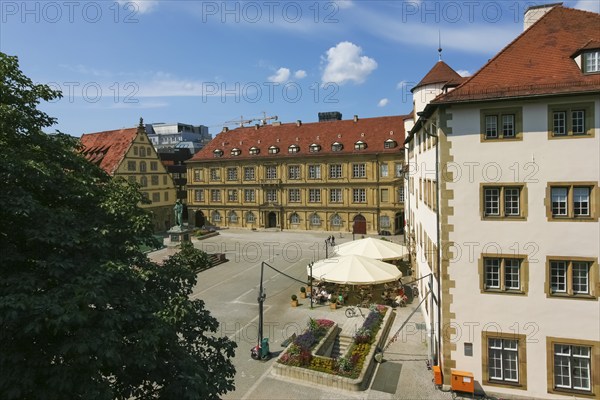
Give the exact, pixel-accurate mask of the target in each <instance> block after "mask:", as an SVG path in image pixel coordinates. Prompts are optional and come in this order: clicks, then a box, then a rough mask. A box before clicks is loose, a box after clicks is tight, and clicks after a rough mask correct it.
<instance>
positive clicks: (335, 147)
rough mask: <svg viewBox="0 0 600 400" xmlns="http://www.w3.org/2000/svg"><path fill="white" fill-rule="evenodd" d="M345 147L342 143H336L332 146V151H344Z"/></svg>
mask: <svg viewBox="0 0 600 400" xmlns="http://www.w3.org/2000/svg"><path fill="white" fill-rule="evenodd" d="M343 148H344V145H343V144H341V143H340V142H335V143H333V144H332V145H331V151H342V149H343Z"/></svg>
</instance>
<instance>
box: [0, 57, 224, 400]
mask: <svg viewBox="0 0 600 400" xmlns="http://www.w3.org/2000/svg"><path fill="white" fill-rule="evenodd" d="M60 96H61V94H60V93H59V92H56V91H53V90H51V89H50V88H49V87H48V86H46V85H38V84H34V83H33V82H32V81H31V80H30V79H29V78H27V77H26V76H25V75H24V74H23V73H22V72H21V71H20V70H19V65H18V60H17V58H16V57H10V56H7V55H5V54H3V53H0V182H1V185H2V188H1V189H2V190H0V254H1V261H0V277H1V280H0V327H1V328H0V398H2V399H36V400H38V399H39V400H43V399H115V398H117V399H129V398H145V399H147V398H164V399H205V398H217V397H218V396H219V395H220V394H223V393H225V392H227V391H229V390H232V389H233V388H234V385H233V376H234V374H235V369H234V367H233V364H232V363H231V360H230V359H231V357H233V356H234V348H235V347H236V345H235V343H234V342H233V341H231V340H229V339H228V338H226V337H219V336H218V335H216V331H217V328H218V322H217V321H216V319H215V318H214V317H212V316H211V315H210V313H209V311H207V310H206V309H205V308H204V302H203V301H201V300H190V298H189V295H190V294H191V292H192V288H193V286H194V285H195V284H196V276H195V273H194V272H193V270H192V269H191V268H190V267H189V265H188V263H185V262H182V260H181V257H180V258H175V259H170V260H167V262H165V265H164V266H159V265H157V264H154V263H152V262H150V261H149V260H148V259H147V257H146V256H145V255H144V254H143V253H142V252H141V251H140V250H139V249H140V246H142V245H144V244H145V245H152V244H153V240H154V239H153V236H152V224H151V220H150V217H149V215H148V214H147V213H146V212H145V211H143V210H142V209H140V208H139V207H138V204H139V202H140V201H142V197H141V195H140V193H139V191H138V190H137V188H136V187H134V186H132V185H129V184H127V183H126V182H125V181H116V180H113V179H111V178H110V177H109V176H107V175H106V174H105V173H104V172H103V171H102V170H100V169H99V168H97V167H96V166H94V165H92V164H91V163H89V162H87V161H86V160H85V159H84V158H83V157H82V156H81V155H80V154H79V152H78V149H79V147H78V146H79V141H78V140H77V139H76V138H72V137H70V136H68V135H65V134H62V133H56V134H53V135H47V134H44V133H43V132H42V129H44V128H48V127H50V126H51V125H52V124H53V123H54V120H53V119H52V118H51V117H49V116H48V115H46V114H45V113H44V112H42V111H40V110H39V109H38V105H39V103H40V101H42V100H44V101H49V100H52V99H55V98H59V97H60Z"/></svg>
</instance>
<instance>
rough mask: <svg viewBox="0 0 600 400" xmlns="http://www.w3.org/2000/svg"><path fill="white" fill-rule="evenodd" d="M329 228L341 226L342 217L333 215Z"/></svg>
mask: <svg viewBox="0 0 600 400" xmlns="http://www.w3.org/2000/svg"><path fill="white" fill-rule="evenodd" d="M331 226H342V217H340V215H339V214H334V215H333V217H331Z"/></svg>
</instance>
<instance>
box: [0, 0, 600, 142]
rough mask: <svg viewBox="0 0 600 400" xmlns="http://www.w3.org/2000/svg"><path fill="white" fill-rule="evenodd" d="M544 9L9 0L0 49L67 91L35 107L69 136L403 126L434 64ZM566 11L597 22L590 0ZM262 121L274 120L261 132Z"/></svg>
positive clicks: (477, 59) (458, 56) (482, 51)
mask: <svg viewBox="0 0 600 400" xmlns="http://www.w3.org/2000/svg"><path fill="white" fill-rule="evenodd" d="M549 2H551V1H546V2H542V1H537V2H534V1H513V0H502V1H451V0H444V1H433V0H431V1H429V0H420V1H416V0H411V1H399V0H398V1H368V0H362V1H359V0H335V1H333V0H331V1H314V0H303V1H300V0H298V1H276V0H273V1H237V2H234V1H193V0H192V1H167V0H165V1H154V0H138V1H120V0H119V1H110V0H108V1H103V0H96V1H70V0H64V1H62V0H61V1H48V0H44V1H7V0H0V51H2V52H4V53H6V54H9V55H14V56H18V58H19V63H20V68H21V70H22V71H23V72H24V73H25V74H26V75H27V76H29V77H30V78H31V79H32V80H33V81H34V82H36V83H44V84H47V85H50V86H51V87H53V88H55V89H60V90H61V91H62V93H63V97H62V98H61V99H58V100H55V101H53V102H52V103H42V104H41V105H40V108H41V109H42V110H44V111H45V112H47V113H48V114H49V115H51V116H53V117H55V118H57V124H56V125H54V126H53V127H52V128H50V129H47V131H48V132H53V131H54V130H60V131H61V132H64V133H68V134H70V135H73V136H81V134H83V133H91V132H99V131H104V130H111V129H120V128H125V127H134V126H136V125H137V124H138V122H139V118H140V117H142V118H144V122H146V123H157V122H165V123H173V122H182V123H187V124H194V125H200V124H201V125H206V126H208V127H209V132H210V133H211V134H213V135H215V134H217V133H218V132H220V131H221V129H222V127H223V126H229V127H231V128H233V127H235V126H237V125H236V122H235V121H241V120H246V121H249V120H252V122H251V123H252V124H254V123H257V122H258V119H262V118H264V117H275V116H276V117H277V118H278V120H280V121H282V122H284V123H285V122H295V121H296V120H302V121H304V122H315V121H317V120H318V113H319V112H322V111H339V112H341V113H342V115H343V118H344V119H350V118H352V117H353V116H354V115H358V116H359V117H360V118H367V117H377V116H384V115H402V114H407V113H409V112H410V111H411V108H412V98H411V94H410V89H411V88H412V87H413V86H414V85H415V84H416V83H418V82H419V80H420V79H421V78H422V77H423V76H424V75H425V74H426V73H427V72H428V71H429V70H430V69H431V68H432V67H433V66H434V65H435V63H436V62H437V61H438V59H439V53H438V47H439V43H440V42H441V47H442V59H443V60H444V61H445V62H446V63H447V64H448V65H450V66H451V67H452V68H454V70H456V71H457V72H458V73H460V74H461V75H463V76H468V75H470V74H473V73H475V72H476V71H477V70H479V69H480V68H481V67H482V66H483V65H484V64H485V63H486V62H487V61H488V60H489V59H490V58H492V57H493V56H494V55H495V54H496V53H498V52H499V51H500V50H501V49H502V48H503V47H504V46H506V45H507V44H509V43H510V42H511V41H512V40H513V39H514V38H516V37H517V36H518V35H519V34H520V33H521V32H522V31H523V14H524V11H525V10H526V9H527V7H529V6H531V5H540V4H544V3H549ZM563 4H564V5H565V6H567V7H572V8H579V9H584V10H588V11H594V12H600V1H598V0H566V1H563ZM271 121H272V120H271Z"/></svg>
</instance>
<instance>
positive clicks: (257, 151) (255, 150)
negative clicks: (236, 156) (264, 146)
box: [250, 146, 260, 156]
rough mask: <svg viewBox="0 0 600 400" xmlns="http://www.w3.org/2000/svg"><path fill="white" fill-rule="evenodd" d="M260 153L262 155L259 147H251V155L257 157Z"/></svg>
mask: <svg viewBox="0 0 600 400" xmlns="http://www.w3.org/2000/svg"><path fill="white" fill-rule="evenodd" d="M258 153H260V149H259V148H258V147H255V146H252V147H250V155H253V156H255V155H257V154H258Z"/></svg>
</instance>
